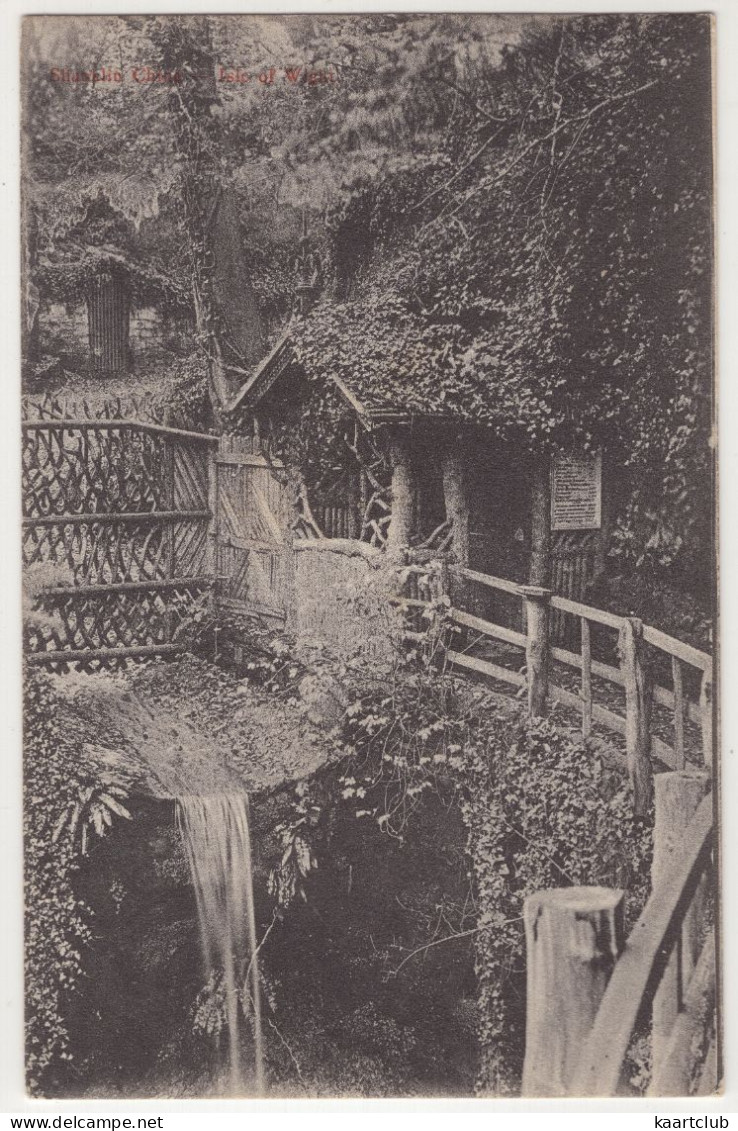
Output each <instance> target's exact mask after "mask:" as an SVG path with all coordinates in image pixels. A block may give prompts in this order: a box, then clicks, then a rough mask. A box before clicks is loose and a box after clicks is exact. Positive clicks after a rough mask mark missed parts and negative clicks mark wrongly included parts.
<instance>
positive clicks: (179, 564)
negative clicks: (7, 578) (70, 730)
mask: <svg viewBox="0 0 738 1131" xmlns="http://www.w3.org/2000/svg"><path fill="white" fill-rule="evenodd" d="M216 442H217V440H216V438H215V437H211V436H206V435H202V434H199V433H192V432H186V431H182V430H178V429H171V428H166V427H164V426H162V425H158V424H153V423H151V422H148V421H135V420H123V419H117V418H114V417H107V418H103V419H96V420H90V419H74V420H71V419H59V418H57V417H53V418H50V419H37V420H30V421H26V422H25V423H24V426H23V558H24V563H25V565H26V567H28V568H29V569H31V570H33V569H34V568H37V567H41V566H45V567H47V568H48V567H53V568H55V569H56V570H57V571H60V572H61V573H62V574H63V583H62V584H56V585H52V586H51V587H48V586H47V588H45V589H44V590H43V591H42V593H41V596H40V598H39V600H40V605H41V608H42V609H43V611H44V612H45V613H48V614H49V616H48V617H46V618H39V620H38V623H36V622H35V621H34V627H33V628H31V629H29V631H28V632H27V636H26V646H27V649H28V652H29V654H30V659H31V661H32V662H43V663H51V664H54V665H58V664H64V663H68V662H72V661H74V662H78V663H82V664H83V665H85V666H93V667H94V666H100V665H104V666H109V665H110V664H115V663H117V662H119V661H120V660H121V659H125V658H127V657H128V656H131V655H147V654H151V653H153V652H159V653H162V652H171V651H175V650H177V648H178V647H179V646H180V645H179V644H177V643H175V639H174V637H175V633H176V631H177V627H178V625H179V623H180V617H179V615H178V610H180V609H181V608H182V604H183V601H184V600H185V599H186V598H187V596H194V595H195V594H196V593H197V592H199V591H201V590H202V588H203V587H204V586H206V585H208V584H210V578H211V576H212V568H211V565H210V561H209V539H208V532H209V526H210V520H211V510H210V504H209V483H210V474H209V466H210V446H211V443H213V444H214V443H216Z"/></svg>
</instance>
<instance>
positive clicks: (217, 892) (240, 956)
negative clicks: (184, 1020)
mask: <svg viewBox="0 0 738 1131" xmlns="http://www.w3.org/2000/svg"><path fill="white" fill-rule="evenodd" d="M177 825H178V827H179V829H180V831H181V833H182V838H183V840H184V844H185V847H186V850H187V858H188V860H189V865H190V871H191V873H192V882H193V886H194V889H195V896H196V899H197V914H198V919H199V924H200V937H201V941H202V953H203V959H204V962H205V972H206V974H207V976H208V978H211V977H213V976H215V975H216V974H217V973H218V972H219V971H220V970H222V971H223V984H224V989H225V1008H226V1020H227V1026H228V1052H229V1068H230V1087H231V1092H232V1093H234V1094H237V1093H239V1092H241V1091H243V1088H244V1080H243V1068H242V1064H241V1045H240V1041H239V999H240V1002H241V1004H242V1006H243V1009H244V1012H246V1011H248V1010H249V1009H250V1010H251V1016H252V1022H253V1032H254V1060H255V1064H254V1081H255V1090H256V1092H257V1094H259V1095H261V1094H262V1093H263V1091H264V1057H263V1047H262V1031H261V996H260V987H259V962H258V947H257V944H256V920H255V917H254V886H253V877H252V872H251V838H250V835H249V802H248V797H247V796H246V795H245V794H215V795H213V796H205V797H200V796H184V797H179V798H178V799H177Z"/></svg>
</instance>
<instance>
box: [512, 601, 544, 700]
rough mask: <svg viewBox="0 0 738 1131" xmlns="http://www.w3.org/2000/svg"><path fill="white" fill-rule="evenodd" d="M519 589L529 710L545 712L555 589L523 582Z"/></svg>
mask: <svg viewBox="0 0 738 1131" xmlns="http://www.w3.org/2000/svg"><path fill="white" fill-rule="evenodd" d="M518 592H519V593H520V595H521V596H522V597H523V598H524V599H525V621H526V625H527V629H526V636H527V639H526V650H525V651H526V664H527V669H528V712H529V714H531V715H533V716H539V715H545V713H546V700H547V699H548V663H549V633H548V627H549V626H548V614H549V601H550V600H551V590H550V589H541V588H540V587H539V586H537V585H521V586H520V588H519V589H518Z"/></svg>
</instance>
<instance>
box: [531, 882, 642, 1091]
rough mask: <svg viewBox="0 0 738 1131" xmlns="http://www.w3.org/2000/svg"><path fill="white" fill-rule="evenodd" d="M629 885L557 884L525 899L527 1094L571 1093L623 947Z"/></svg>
mask: <svg viewBox="0 0 738 1131" xmlns="http://www.w3.org/2000/svg"><path fill="white" fill-rule="evenodd" d="M623 904H624V893H623V892H622V891H618V890H616V889H614V888H603V887H571V888H549V889H548V890H546V891H539V892H536V893H535V894H534V895H530V896H528V898H527V899H526V901H525V905H524V911H523V915H524V919H525V941H526V976H527V996H526V1000H527V1005H526V1028H525V1063H524V1065H523V1086H522V1094H523V1096H524V1097H526V1098H528V1097H530V1096H568V1095H571V1094H572V1093H571V1087H572V1083H573V1080H574V1074H575V1072H576V1070H577V1067H578V1066H579V1063H580V1061H581V1058H582V1054H583V1052H584V1050H585V1047H586V1043H587V1039H588V1037H589V1033H590V1030H591V1028H592V1025H593V1024H594V1019H595V1017H596V1016H597V1010H598V1009H599V1006H600V1002H601V1001H602V997H603V994H604V992H605V988H606V986H607V983H608V981H609V980H610V975H611V974H612V971H613V968H614V966H615V963H616V962H617V960H618V957H619V955H620V952H621V950H622V947H623Z"/></svg>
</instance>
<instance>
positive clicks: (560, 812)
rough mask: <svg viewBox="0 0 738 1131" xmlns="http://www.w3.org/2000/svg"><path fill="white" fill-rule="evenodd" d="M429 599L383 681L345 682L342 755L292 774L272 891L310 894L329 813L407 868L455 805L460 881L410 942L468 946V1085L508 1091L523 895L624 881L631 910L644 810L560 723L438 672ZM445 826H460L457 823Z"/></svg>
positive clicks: (644, 841)
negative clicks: (349, 693)
mask: <svg viewBox="0 0 738 1131" xmlns="http://www.w3.org/2000/svg"><path fill="white" fill-rule="evenodd" d="M437 612H438V613H439V614H440V615H434V616H433V618H432V621H431V624H430V625H429V631H428V633H427V637H426V642H425V644H424V645H423V646H422V648H421V650H420V652H419V653H417V652H413V653H411V654H410V655H409V656H408V657H407V658H406V659H405V660H404V661H403V662H402V663H400V664H399V666H398V667H397V668H396V669H395V672H394V676H393V677H392V679H391V680H390V681H389V683H385V684H384V685H383V686H381V687H380V688H379V689H372V688H371V687H369V686H367V685H366V683H364V684H363V686H362V685H361V683H360V682H355V683H354V685H353V696H354V698H353V699H352V701H351V702H350V704H349V706H348V709H347V711H346V715H345V721H344V727H343V751H344V755H343V759H342V761H341V763H340V764H339V766H338V767H337V769H336V770H335V771H333V772H332V773H330V774H329V775H327V776H326V775H323V777H322V778H321V780H320V782H319V783H317V784H314V785H312V786H308V787H307V788H306V787H305V786H302V787H301V788H300V789H299V791H298V795H297V797H296V799H295V806H294V810H293V816H292V819H291V820H290V821H289V822H286V823H285V824H284V825H283V826H281V848H282V857H281V861H280V864H279V866H278V868H277V869H276V871H275V872H274V874H273V881H272V892H273V894H274V896H275V897H276V898H277V899H278V901H279V903H280V904H281V905H282V906H284V905H290V904H292V903H293V902H294V901H297V903H298V904H299V902H300V899H302V900H303V901H307V902H308V903H309V902H310V900H311V898H312V896H311V893H312V892H314V891H316V890H319V887H318V889H316V887H315V885H316V878H315V877H316V875H318V874H319V873H320V872H321V870H322V869H324V868H325V867H326V866H328V860H329V857H330V854H331V851H332V848H331V845H332V844H334V840H333V838H334V837H335V830H336V827H337V825H338V826H342V825H344V824H345V822H346V821H347V820H348V819H354V820H355V821H356V822H357V823H358V830H357V833H356V838H355V839H356V843H357V845H363V844H364V843H365V842H366V843H369V844H371V843H373V842H374V840H375V838H376V832H377V830H380V831H381V832H382V833H383V834H384V835H385V836H386V837H387V838H388V839H389V840H390V842H391V843H392V844H393V845H394V846H395V848H394V849H393V851H394V852H395V853H396V854H397V857H398V864H397V867H398V868H400V869H403V864H402V863H401V861H402V855H403V851H404V850H406V851H407V853H408V859H411V858H412V857H413V854H414V853H415V852H416V850H417V839H418V836H421V837H422V835H423V833H422V830H423V828H424V826H425V825H426V824H427V823H428V822H429V821H430V822H431V823H432V822H433V820H438V814H439V813H441V812H445V813H452V812H460V813H461V816H462V819H463V826H464V828H465V830H466V843H465V844H464V843H463V839H461V842H460V843H457V844H456V847H455V849H454V851H456V852H457V853H458V854H459V856H458V859H459V861H461V860H462V859H463V856H462V852H463V853H464V854H465V861H466V868H467V872H466V875H467V877H468V879H467V889H466V895H465V897H462V896H460V895H459V894H458V892H457V893H456V897H455V899H448V898H446V899H445V900H444V903H443V914H442V916H440V917H439V920H438V922H437V923H436V925H435V927H434V928H432V929H431V925H430V923H428V922H427V923H426V927H425V936H426V937H425V938H424V939H423V931H424V928H423V920H422V918H421V917H419V918H418V921H417V924H416V928H417V935H416V941H415V943H414V946H413V947H412V948H408V953H409V952H410V950H412V951H413V953H416V952H417V953H418V954H423V953H424V952H425V949H426V947H432V948H434V949H435V948H436V947H437V946H439V945H441V944H443V943H447V944H448V945H449V946H453V947H457V948H458V947H459V945H460V944H461V945H462V946H463V948H464V950H467V951H468V949H469V948H472V950H473V954H474V958H475V969H476V976H477V990H476V993H477V997H476V1007H475V1017H476V1025H477V1039H478V1049H479V1053H478V1055H479V1064H478V1074H477V1087H478V1089H479V1091H480V1092H481V1093H488V1094H494V1095H500V1094H518V1093H519V1087H520V1074H521V1069H522V1058H523V1054H524V1041H525V939H524V931H523V921H522V913H523V901H524V899H525V897H526V896H527V895H530V894H532V893H533V892H535V891H538V890H541V889H544V888H549V887H562V886H563V887H566V886H570V885H574V884H603V885H606V886H614V887H622V888H624V889H626V891H627V893H628V901H627V919H628V922H629V923H632V922H633V921H635V918H636V917H637V915H638V914H639V913H640V911H641V910H642V908H643V905H644V903H645V900H646V898H647V895H648V890H649V889H648V878H647V877H648V872H649V867H650V854H651V818H650V816H649V817H646V818H639V817H636V816H635V814H634V812H633V802H632V795H631V791H630V788H629V786H628V784H627V782H626V780H625V778H624V776H623V775H622V773H621V772H620V771H614V770H612V769H607V768H605V766H604V765H603V762H602V759H601V755H599V754H598V752H597V750H596V749H593V748H590V747H589V746H588V744H586V743H585V742H583V740H582V739H581V736H580V735H579V734H578V733H576V732H574V731H572V730H570V729H569V728H568V727H567V726H566V724H564V723H563V722H561V721H557V720H545V721H544V720H529V719H527V718H526V717H524V715H523V713H522V712H519V711H518V710H517V709H515V708H513V707H512V706H511V705H510V704H509V703H506V702H505V701H504V700H502V699H500V697H498V696H496V695H495V694H494V693H492V692H489V691H487V690H483V689H482V688H479V687H477V688H475V687H474V686H473V685H469V684H468V683H466V682H465V681H463V680H459V679H456V678H452V677H451V676H450V675H447V674H444V673H443V671H439V670H438V668H437V663H436V660H437V658H438V649H437V644H438V641H439V632H440V633H442V632H443V631H444V629H443V616H442V609H441V608H440V606H439V608H438V610H437ZM434 815H435V816H434ZM362 827H363V830H364V831H363V832H361V831H360V830H361V828H362ZM439 827H440V826H439ZM456 835H457V836H459V837H460V838H462V837H463V833H462V830H461V829H458V830H457V831H456ZM373 851H376V850H373ZM445 851H451V849H450V847H447V849H446V850H445ZM408 866H410V865H408ZM298 897H300V898H298ZM399 898H400V899H401V900H402V901H404V900H406V899H407V900H409V901H410V902H411V903H412V899H413V896H412V893H411V891H410V890H408V891H407V892H404V893H403V894H402V895H401V896H400V897H399ZM300 914H301V913H300ZM463 952H464V951H463V950H462V953H463ZM390 959H392V960H393V961H392V962H390ZM391 967H392V968H394V967H397V962H396V952H393V951H392V949H391V948H390V950H389V951H388V952H387V956H386V959H385V976H386V971H387V970H388V969H390V968H391ZM400 968H403V964H402V963H401V964H400ZM398 972H399V971H398ZM407 973H408V974H410V971H407Z"/></svg>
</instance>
